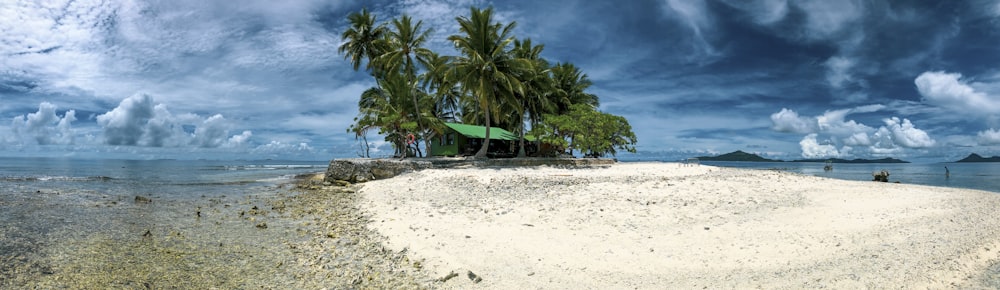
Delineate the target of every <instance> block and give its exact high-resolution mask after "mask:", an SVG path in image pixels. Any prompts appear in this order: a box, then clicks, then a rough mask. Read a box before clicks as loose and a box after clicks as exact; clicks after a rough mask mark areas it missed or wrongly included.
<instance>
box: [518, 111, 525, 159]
mask: <svg viewBox="0 0 1000 290" xmlns="http://www.w3.org/2000/svg"><path fill="white" fill-rule="evenodd" d="M522 116H523V114H522ZM520 135H521V148H520V149H517V158H524V157H526V156H527V154H525V153H524V119H521V134H520Z"/></svg>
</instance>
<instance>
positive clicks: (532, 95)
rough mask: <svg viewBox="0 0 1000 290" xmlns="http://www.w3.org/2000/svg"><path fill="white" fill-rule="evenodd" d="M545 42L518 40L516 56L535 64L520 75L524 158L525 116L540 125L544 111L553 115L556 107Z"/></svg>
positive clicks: (521, 150) (519, 151)
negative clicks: (545, 53)
mask: <svg viewBox="0 0 1000 290" xmlns="http://www.w3.org/2000/svg"><path fill="white" fill-rule="evenodd" d="M544 47H545V46H544V45H541V44H539V45H532V44H531V39H524V40H523V41H521V40H515V41H514V56H515V57H517V58H521V59H524V60H526V61H528V62H530V64H531V66H530V67H529V68H528V69H526V70H524V71H522V74H521V76H520V79H521V83H522V84H523V86H524V90H523V93H520V94H517V99H518V101H519V102H518V104H517V106H516V108H515V109H517V110H518V117H517V120H518V123H519V124H518V125H519V127H518V128H520V130H518V133H519V139H520V140H519V142H520V149H518V152H517V156H518V157H524V156H525V152H524V134H525V127H524V123H525V119H527V120H528V121H530V122H531V125H532V127H534V126H535V125H536V124H538V121H540V120H541V118H542V115H543V114H549V113H551V112H552V111H553V110H554V109H555V106H554V104H553V103H552V102H551V101H550V100H549V95H550V94H552V92H553V91H554V90H555V86H553V82H552V78H551V77H550V75H549V74H550V72H549V62H548V61H546V60H545V59H544V58H542V57H541V54H542V49H544Z"/></svg>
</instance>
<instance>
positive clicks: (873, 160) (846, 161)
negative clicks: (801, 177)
mask: <svg viewBox="0 0 1000 290" xmlns="http://www.w3.org/2000/svg"><path fill="white" fill-rule="evenodd" d="M828 160H829V161H830V162H831V163H910V162H909V161H904V160H899V159H896V158H882V159H854V160H847V159H840V158H830V159H799V160H794V161H792V162H826V161H828Z"/></svg>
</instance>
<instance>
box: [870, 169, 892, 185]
mask: <svg viewBox="0 0 1000 290" xmlns="http://www.w3.org/2000/svg"><path fill="white" fill-rule="evenodd" d="M872 181H881V182H889V171H888V170H882V171H879V172H872Z"/></svg>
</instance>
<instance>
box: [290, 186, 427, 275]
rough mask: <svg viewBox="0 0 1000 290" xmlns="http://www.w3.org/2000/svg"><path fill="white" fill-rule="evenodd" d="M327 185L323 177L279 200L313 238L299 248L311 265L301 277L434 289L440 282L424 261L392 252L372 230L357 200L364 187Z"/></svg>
mask: <svg viewBox="0 0 1000 290" xmlns="http://www.w3.org/2000/svg"><path fill="white" fill-rule="evenodd" d="M324 183H325V182H323V174H316V175H314V176H311V177H309V178H304V179H301V180H299V181H298V182H297V185H296V187H297V188H298V190H300V191H299V193H298V194H297V195H293V196H290V197H288V198H285V199H281V200H276V201H275V202H274V205H275V206H277V207H283V208H287V209H290V210H289V211H288V217H289V218H291V219H293V220H296V221H301V222H302V223H303V224H302V227H301V228H300V229H299V230H300V231H303V232H306V233H308V235H309V236H310V237H311V238H310V239H308V240H307V241H306V242H303V243H300V244H298V245H297V246H296V248H298V249H299V251H298V252H299V253H300V255H298V262H299V263H300V264H302V265H308V266H309V271H308V272H307V273H303V276H302V277H297V278H300V279H307V280H308V279H310V278H311V279H317V280H320V281H323V283H320V284H322V285H323V286H324V287H330V288H332V289H351V288H361V289H423V288H430V287H433V284H434V283H436V282H437V281H436V279H434V278H431V277H429V276H428V275H427V273H425V272H424V271H423V266H422V262H421V261H414V260H411V259H410V257H408V256H407V255H406V251H405V250H404V251H399V252H395V251H391V250H389V249H388V248H386V247H385V246H384V243H383V241H384V240H385V237H384V236H382V235H380V234H378V233H377V232H375V231H373V230H372V229H370V228H369V227H368V224H369V223H370V222H371V220H370V216H369V215H367V214H365V213H364V211H362V210H361V208H360V207H359V202H360V199H359V198H358V196H357V191H358V190H359V189H360V187H361V186H362V185H357V184H354V185H346V186H338V185H330V184H329V183H326V185H324ZM301 286H309V285H301Z"/></svg>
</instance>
